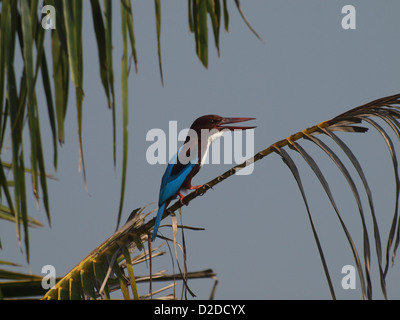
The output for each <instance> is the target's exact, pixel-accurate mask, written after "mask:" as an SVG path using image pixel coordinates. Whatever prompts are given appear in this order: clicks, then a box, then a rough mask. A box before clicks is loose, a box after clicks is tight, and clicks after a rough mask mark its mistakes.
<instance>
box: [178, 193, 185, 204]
mask: <svg viewBox="0 0 400 320" xmlns="http://www.w3.org/2000/svg"><path fill="white" fill-rule="evenodd" d="M178 196H179V202H180V203H181V205H184V203H183V198H184V197H185V196H184V195H183V194H182V193H178Z"/></svg>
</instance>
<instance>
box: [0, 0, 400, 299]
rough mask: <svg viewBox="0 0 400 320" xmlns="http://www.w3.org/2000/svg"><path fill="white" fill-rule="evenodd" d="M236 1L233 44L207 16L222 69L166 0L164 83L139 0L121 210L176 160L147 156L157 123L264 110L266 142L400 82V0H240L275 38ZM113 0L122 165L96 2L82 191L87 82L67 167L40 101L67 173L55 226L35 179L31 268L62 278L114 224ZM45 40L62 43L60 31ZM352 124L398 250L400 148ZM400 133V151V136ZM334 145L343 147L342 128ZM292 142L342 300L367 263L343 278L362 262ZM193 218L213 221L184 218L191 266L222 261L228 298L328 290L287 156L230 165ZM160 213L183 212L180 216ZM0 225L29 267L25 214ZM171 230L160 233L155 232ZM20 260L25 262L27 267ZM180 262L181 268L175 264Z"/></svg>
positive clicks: (341, 191) (5, 254)
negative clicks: (241, 172) (240, 170)
mask: <svg viewBox="0 0 400 320" xmlns="http://www.w3.org/2000/svg"><path fill="white" fill-rule="evenodd" d="M347 4H352V5H354V6H355V8H356V19H357V20H356V30H344V29H343V28H342V27H341V20H342V18H343V16H344V15H343V14H342V13H341V11H342V7H343V6H344V5H347ZM228 5H229V9H230V10H229V12H230V32H229V33H226V32H225V31H224V30H223V29H221V36H220V49H221V50H220V51H221V56H220V58H218V56H217V51H216V49H215V47H214V42H213V41H214V40H213V36H212V29H211V24H210V22H209V46H210V49H209V69H208V70H206V69H205V68H204V67H203V66H202V65H201V63H200V61H199V60H198V58H197V56H196V55H195V46H194V35H193V34H191V33H190V32H189V29H188V18H187V4H186V2H185V1H176V0H175V1H163V2H162V34H161V39H162V47H161V48H162V62H163V71H164V81H165V86H164V88H163V87H162V86H161V81H160V76H159V70H158V60H157V47H156V31H155V20H154V3H153V2H152V1H144V0H139V1H133V11H134V23H135V36H136V45H137V52H138V60H139V62H138V67H139V72H138V73H137V74H135V73H134V72H133V68H132V71H131V75H130V82H129V158H128V160H129V166H128V172H127V185H126V195H125V204H124V212H123V217H122V220H123V221H125V220H126V218H127V217H128V216H129V213H130V212H131V211H132V210H133V209H135V208H137V207H141V206H144V205H148V204H149V203H152V204H151V205H150V206H149V208H151V209H155V208H156V202H157V200H158V192H159V186H160V181H161V177H162V175H163V173H164V170H165V167H166V165H150V164H148V163H147V161H146V157H145V155H146V150H147V148H148V147H149V146H150V144H151V142H148V141H146V134H147V132H148V131H149V130H150V129H153V128H161V129H163V130H167V129H168V121H170V120H176V121H178V130H181V129H183V128H187V127H189V126H190V125H191V123H192V122H193V120H194V119H196V118H197V117H199V116H201V115H204V114H209V113H215V114H219V115H221V116H227V117H255V118H257V120H256V121H254V122H253V123H254V125H257V129H256V130H255V150H256V151H260V150H263V149H265V148H266V147H268V146H269V145H271V144H272V143H274V142H276V141H278V140H281V139H283V138H285V137H287V136H289V135H290V134H292V133H295V132H297V131H301V130H303V129H304V128H306V127H309V126H311V125H314V124H317V123H319V122H322V121H324V120H328V119H330V118H333V117H334V116H336V115H338V114H340V113H342V112H344V111H347V110H349V109H351V108H353V107H356V106H358V105H361V104H364V103H367V102H369V101H371V100H374V99H377V98H380V97H384V96H387V95H392V94H395V93H399V74H400V63H399V61H400V56H399V52H400V42H399V41H398V33H399V30H400V21H399V19H398V12H400V2H399V1H397V0H392V1H389V0H387V1H377V0H368V1H367V0H364V1H362V2H361V1H353V3H351V1H350V2H349V1H336V0H335V1H327V0H324V1H309V0H301V1H298V0H292V1H287V0H283V1H282V0H274V1H264V0H257V1H256V0H253V1H242V7H243V10H244V12H245V14H246V16H247V18H248V20H249V21H250V23H251V24H252V25H253V27H254V28H255V29H256V30H257V32H258V33H259V34H260V36H261V37H262V38H263V40H264V43H263V42H261V41H259V40H258V39H257V38H256V37H255V36H254V35H253V34H252V33H251V31H250V30H249V29H248V28H247V27H246V25H245V23H244V22H243V20H242V19H241V18H240V16H239V14H238V12H237V10H236V7H235V5H234V2H233V1H228ZM113 10H114V26H113V32H114V40H113V41H114V52H113V54H114V70H115V72H116V74H115V81H116V82H115V87H116V97H117V98H116V99H117V100H116V105H117V110H118V111H117V120H118V125H119V126H118V140H117V142H118V160H117V168H116V170H114V168H113V158H112V126H111V125H112V118H111V117H112V115H111V111H110V110H108V109H107V102H106V97H105V94H104V92H103V88H102V86H101V82H100V77H99V68H98V58H97V45H96V40H95V36H94V31H93V24H92V16H91V11H90V4H89V1H85V2H84V17H86V18H85V19H84V25H83V37H84V53H85V56H84V67H85V69H84V90H85V100H84V104H83V110H84V111H83V129H84V130H83V144H84V152H85V161H86V170H87V171H86V172H87V184H88V189H89V192H88V193H86V192H85V189H84V184H83V177H82V174H81V173H79V172H78V139H77V126H76V109H75V105H74V101H75V91H74V88H73V87H72V86H71V94H70V99H69V106H68V111H67V119H66V143H65V145H63V146H62V147H61V148H60V149H59V165H58V171H57V172H56V173H55V172H54V168H52V155H53V153H52V142H51V136H50V134H49V133H50V130H49V125H48V119H47V113H46V107H45V100H44V99H43V96H40V95H39V101H41V102H42V106H43V109H42V114H41V126H42V128H43V130H44V131H43V132H46V133H47V134H45V135H44V136H43V140H44V145H45V148H46V152H47V154H46V156H47V158H46V161H47V162H46V163H47V171H48V172H49V173H55V174H56V177H57V180H56V181H53V180H49V182H48V186H49V190H50V199H51V202H50V204H51V214H52V216H51V217H52V227H51V228H49V227H48V225H47V222H46V218H45V213H44V210H43V206H42V203H40V206H39V209H37V208H36V204H35V201H34V199H33V196H32V192H29V195H30V202H29V203H30V205H29V214H30V215H31V216H33V217H35V218H37V219H39V220H41V221H43V222H44V225H45V226H44V227H43V228H42V229H41V230H34V229H31V230H30V237H31V238H30V241H31V266H30V267H31V270H32V272H33V273H35V274H40V272H41V268H42V266H43V265H47V264H51V265H54V266H55V268H56V271H57V276H63V275H64V274H66V273H67V272H68V271H69V270H70V269H72V268H73V267H74V266H75V265H76V264H77V263H78V262H79V261H81V260H82V259H83V258H85V257H86V256H87V255H88V254H89V253H90V252H91V251H92V250H93V249H94V248H95V247H97V246H98V245H99V244H100V243H101V242H103V241H104V240H105V239H106V238H107V237H109V236H110V235H111V234H112V233H113V232H114V229H115V226H116V221H117V211H118V203H119V196H120V183H121V163H122V160H121V156H122V149H121V145H122V143H121V142H122V139H121V131H122V130H121V120H122V112H121V98H120V89H119V87H120V61H121V55H122V42H121V31H120V29H121V27H120V19H119V14H120V8H119V3H118V4H117V2H116V3H115V4H114V7H113ZM46 40H47V44H48V45H49V43H50V37H49V36H48V37H47V39H46ZM48 57H50V54H49V55H48ZM50 65H51V64H50ZM253 123H252V124H253ZM391 136H392V137H393V134H392V133H391ZM341 137H343V139H344V140H345V142H346V143H348V145H349V146H350V147H351V148H352V150H353V151H354V153H355V154H356V156H357V157H358V159H359V161H360V163H361V165H362V166H363V169H364V171H365V173H366V176H367V179H368V181H369V184H370V187H371V189H372V192H373V197H374V203H375V207H376V212H377V215H378V217H379V223H380V228H381V229H380V231H381V236H382V245H383V246H384V248H385V245H386V240H387V234H388V229H389V226H390V223H391V219H392V216H393V211H394V204H395V192H394V190H395V189H394V177H393V169H392V164H391V158H390V154H389V152H388V149H387V147H386V144H385V143H384V141H383V139H382V138H381V136H380V135H379V134H378V133H377V132H376V131H374V130H373V129H371V130H370V132H368V133H366V134H343V135H341ZM325 140H326V141H329V140H327V139H325ZM393 141H394V142H395V146H396V147H397V149H398V147H400V145H399V144H398V141H397V140H395V139H394V140H393ZM300 143H301V145H302V146H303V147H304V148H306V150H307V151H309V152H310V154H312V155H313V157H314V159H315V160H316V161H317V163H318V164H319V165H320V167H321V170H322V171H323V172H324V174H325V176H326V178H327V180H328V182H329V184H330V187H331V190H332V193H333V195H334V197H335V200H336V202H337V204H338V207H339V210H340V211H341V214H342V216H343V218H344V220H345V221H346V223H348V226H349V229H350V232H352V236H353V239H354V241H355V242H356V245H357V248H358V251H359V253H360V255H362V233H361V222H360V217H359V213H358V210H357V206H356V202H355V200H354V197H353V196H352V194H351V191H350V189H349V187H348V185H347V183H346V180H345V179H344V178H343V176H342V175H341V173H340V171H339V170H338V169H337V167H336V166H335V165H334V164H333V163H332V162H331V161H330V160H329V158H328V157H327V156H326V155H324V154H323V153H322V152H321V151H319V150H318V149H317V148H316V147H314V146H313V145H311V144H310V143H309V142H306V141H300ZM329 145H330V146H331V147H332V148H333V149H334V150H338V148H336V147H335V145H334V143H333V142H329ZM26 147H27V146H26ZM2 152H3V153H5V152H10V150H2ZM26 152H27V153H28V151H26ZM338 154H339V155H340V156H341V158H342V159H343V161H344V162H345V163H347V164H349V162H348V161H346V158H345V157H344V156H343V154H342V153H340V152H339V151H338ZM290 155H292V157H293V159H294V160H295V161H296V164H297V166H298V168H299V170H300V173H301V177H302V179H303V184H304V187H305V190H306V194H307V196H308V200H309V204H310V207H311V210H312V211H311V212H312V214H313V217H314V219H315V223H316V226H317V231H318V233H319V236H320V240H321V242H322V245H323V249H324V252H325V255H326V258H327V262H328V266H329V270H330V273H331V276H332V280H333V285H334V288H335V291H336V295H337V297H338V298H339V299H361V291H360V283H359V279H358V276H357V283H356V289H355V290H344V289H342V287H341V280H342V278H343V276H344V274H342V273H341V270H342V267H343V266H344V265H354V261H353V256H352V254H351V250H350V248H349V245H348V243H347V240H346V238H345V235H344V233H343V231H342V229H341V227H340V225H339V221H338V219H337V218H336V216H335V213H334V211H333V209H332V206H331V205H330V203H329V201H328V198H327V196H326V194H325V193H324V191H322V190H321V189H322V188H321V185H320V184H319V182H318V180H317V179H316V177H315V176H314V174H313V172H312V171H311V170H310V169H309V168H308V167H307V165H306V164H304V161H303V160H302V159H301V158H300V157H299V156H298V155H296V154H295V153H294V152H293V151H290ZM230 167H231V165H228V164H221V165H206V166H205V167H203V169H202V170H201V171H200V173H199V174H198V175H197V176H196V177H195V179H194V181H193V182H194V183H195V184H202V183H205V182H207V181H209V180H211V179H213V178H214V177H216V176H217V175H219V174H222V173H223V172H225V171H226V170H228V169H229V168H230ZM349 168H351V167H350V165H349ZM351 172H352V173H353V177H354V179H355V180H356V182H357V186H359V191H360V194H361V197H362V199H363V206H364V209H365V212H366V215H367V216H368V218H367V222H368V226H369V238H370V242H371V248H372V249H371V251H372V258H371V261H372V265H371V272H372V274H373V297H374V298H376V299H381V298H382V294H381V292H380V286H379V276H378V268H377V263H376V256H375V253H374V252H375V247H374V238H373V230H372V224H371V218H370V214H369V210H368V203H367V201H366V200H367V199H366V196H365V192H364V190H363V189H362V185H361V183H360V181H359V179H358V177H357V176H356V175H354V170H351ZM27 181H29V180H27ZM28 190H29V189H28ZM183 222H184V224H186V225H190V226H197V227H203V228H205V230H204V231H186V232H185V240H186V246H187V264H188V270H189V271H197V270H203V269H207V268H211V269H213V270H214V272H216V273H217V278H218V280H219V283H218V286H217V289H216V295H215V298H216V299H330V292H329V289H328V285H327V281H326V278H325V275H324V272H323V268H322V264H321V261H320V258H319V255H318V252H317V247H316V244H315V241H314V238H313V235H312V232H311V228H310V224H309V222H308V218H307V213H306V210H305V206H304V203H303V200H302V198H301V194H300V192H299V189H298V188H297V185H296V182H295V180H294V179H293V177H292V175H291V173H290V171H289V170H288V168H287V167H286V165H285V164H284V163H283V162H282V161H281V160H280V158H279V157H278V156H277V155H275V154H272V155H270V156H268V157H266V158H264V159H263V160H261V161H259V162H257V163H256V165H255V170H254V172H253V173H252V174H251V175H249V176H234V177H231V178H229V179H228V180H226V181H224V182H222V183H220V184H218V185H217V186H216V187H215V188H214V190H210V191H209V192H207V193H206V195H204V196H203V197H198V198H197V199H195V200H194V201H192V202H191V203H190V206H188V207H184V208H183ZM162 223H170V219H169V218H167V219H166V220H164V221H163V222H162ZM160 231H161V232H163V233H164V234H167V235H170V234H171V233H170V230H167V228H160ZM0 233H1V240H2V244H3V250H2V251H1V252H0V259H1V260H8V261H13V262H16V263H21V264H24V265H25V257H24V255H23V254H19V249H18V243H17V241H16V237H15V229H14V226H13V225H11V224H9V223H4V222H3V223H1V225H0ZM160 243H161V240H157V241H156V244H160ZM164 248H165V249H166V247H164ZM166 250H167V249H166ZM171 260H172V259H171V257H170V255H169V253H168V250H167V253H166V254H165V255H164V257H162V258H161V259H159V260H158V261H157V262H155V264H154V271H157V270H161V269H168V272H167V273H172V272H173V269H172V262H171ZM181 263H182V262H181ZM19 270H20V271H26V272H28V268H20V269H19ZM175 272H178V269H177V268H176V265H175ZM136 274H137V275H146V274H148V269H147V268H146V266H145V265H144V264H143V265H142V266H140V267H139V268H138V270H137V271H136ZM399 276H400V272H399V266H398V259H396V262H395V265H394V267H393V268H390V269H389V274H388V277H387V286H388V295H389V298H397V299H398V298H400V285H399V284H400V283H399V279H400V278H399ZM155 286H156V287H160V286H162V285H161V284H158V283H157V284H155ZM189 286H190V288H191V289H192V291H194V292H195V293H196V295H197V297H198V298H202V299H207V298H208V297H209V295H210V292H211V289H212V286H213V280H210V279H206V280H193V281H189ZM179 287H180V286H179ZM139 290H140V292H139V293H140V294H145V293H146V292H147V290H148V285H147V284H146V285H143V286H140V287H139ZM178 292H180V291H178Z"/></svg>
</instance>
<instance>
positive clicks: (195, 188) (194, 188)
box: [189, 184, 208, 196]
mask: <svg viewBox="0 0 400 320" xmlns="http://www.w3.org/2000/svg"><path fill="white" fill-rule="evenodd" d="M204 186H208V185H207V184H205V185H200V186H191V187H190V188H189V189H190V190H195V193H196V194H199V195H200V196H202V195H203V194H204V193H205V191H203V192H200V191H199V190H200V189H201V188H203V187H204Z"/></svg>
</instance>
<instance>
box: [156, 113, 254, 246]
mask: <svg viewBox="0 0 400 320" xmlns="http://www.w3.org/2000/svg"><path fill="white" fill-rule="evenodd" d="M253 119H254V118H222V117H220V116H218V115H215V114H210V115H205V116H202V117H200V118H197V119H196V120H195V121H194V122H193V124H192V126H191V127H190V129H191V131H189V133H188V136H187V137H186V141H185V143H184V145H183V146H182V147H181V148H180V149H179V150H178V152H177V153H176V154H175V155H174V156H173V158H172V159H171V160H170V162H169V164H168V166H167V169H166V170H165V172H164V175H163V177H162V180H161V187H160V195H159V198H158V212H157V217H156V221H155V224H154V228H153V235H152V237H151V241H154V239H155V238H156V237H157V231H158V227H159V225H160V221H161V218H162V216H163V214H164V211H165V209H166V208H167V207H168V204H169V203H170V201H171V200H172V199H173V198H175V197H176V196H177V195H180V196H181V194H180V190H181V189H186V190H198V189H199V188H200V187H201V186H192V185H191V181H192V178H193V177H194V176H195V175H196V174H197V173H198V172H199V170H200V168H201V166H202V165H203V162H204V159H205V158H206V155H207V152H208V148H209V146H210V144H211V143H212V142H213V141H215V140H216V139H218V138H219V137H221V135H222V134H223V133H224V132H225V131H226V130H230V131H233V130H247V129H253V128H255V127H235V126H229V125H228V126H227V124H230V123H237V122H243V121H249V120H253ZM193 132H194V133H195V135H193ZM184 146H185V149H183V147H184ZM182 150H183V151H182ZM181 152H183V153H182V157H181V156H179V155H180V153H181ZM180 158H182V159H180ZM179 160H182V161H179ZM185 163H186V164H185Z"/></svg>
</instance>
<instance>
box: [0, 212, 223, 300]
mask: <svg viewBox="0 0 400 320" xmlns="http://www.w3.org/2000/svg"><path fill="white" fill-rule="evenodd" d="M144 210H145V207H144V208H142V209H136V210H134V211H133V213H132V215H131V217H130V219H128V221H127V223H126V224H125V225H124V226H123V227H122V228H121V229H119V230H118V231H117V232H115V233H114V234H113V235H112V236H111V237H110V238H108V239H107V240H106V241H104V242H103V243H102V244H101V245H100V246H98V247H97V248H96V249H95V250H93V251H92V252H91V253H90V254H89V255H88V256H87V257H86V258H85V259H83V260H82V261H81V262H80V263H78V265H77V266H76V267H75V268H73V269H72V270H71V271H70V272H68V273H67V274H66V275H65V276H64V277H62V278H61V279H59V280H58V282H57V284H56V285H55V286H54V287H53V288H52V289H50V290H49V291H47V293H46V294H45V295H44V296H43V297H42V299H44V300H54V299H88V298H90V299H98V298H103V299H110V298H111V293H112V292H114V291H116V290H121V292H122V295H123V297H124V299H131V298H133V299H135V300H138V299H146V298H149V297H153V295H155V294H157V293H158V292H162V291H164V290H166V289H168V288H170V287H171V286H172V287H173V286H174V285H175V281H177V280H183V281H187V279H200V278H202V279H204V278H212V279H215V278H216V274H215V273H214V272H213V271H212V270H210V269H207V270H204V271H197V272H188V273H187V274H185V275H183V274H182V273H180V274H172V275H168V274H166V273H165V272H164V271H162V272H156V273H151V274H150V275H149V276H135V274H134V271H133V270H134V266H135V265H137V264H140V263H144V262H146V263H147V262H150V263H151V261H152V260H153V259H155V258H157V257H159V256H161V255H163V254H164V252H163V251H160V250H159V249H160V248H161V247H162V245H161V246H159V247H156V248H150V249H149V250H144V244H145V243H146V241H147V240H148V234H147V233H143V230H145V229H143V225H144V219H145V217H146V216H147V215H148V214H149V213H148V214H144V213H143V212H144ZM140 250H141V252H139V251H140ZM133 254H135V255H133ZM146 281H147V282H148V281H150V282H153V281H154V282H159V281H173V283H172V284H170V285H168V286H166V287H165V288H162V289H160V290H155V291H153V290H150V293H149V294H147V293H145V294H142V295H139V292H138V289H137V283H140V282H146ZM5 286H6V285H5ZM129 286H130V287H131V291H132V296H131V294H130V292H129ZM9 287H10V285H8V287H7V289H8V288H9ZM0 289H1V283H0ZM7 292H8V291H6V293H7ZM7 297H9V296H7Z"/></svg>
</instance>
